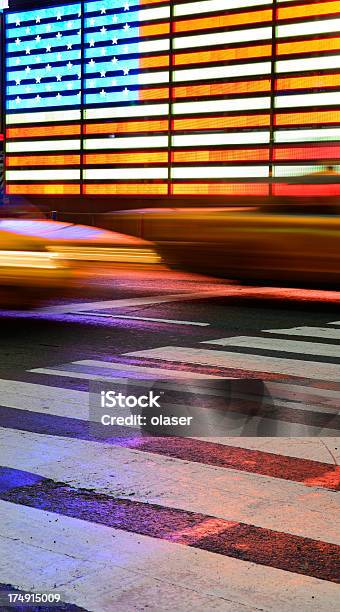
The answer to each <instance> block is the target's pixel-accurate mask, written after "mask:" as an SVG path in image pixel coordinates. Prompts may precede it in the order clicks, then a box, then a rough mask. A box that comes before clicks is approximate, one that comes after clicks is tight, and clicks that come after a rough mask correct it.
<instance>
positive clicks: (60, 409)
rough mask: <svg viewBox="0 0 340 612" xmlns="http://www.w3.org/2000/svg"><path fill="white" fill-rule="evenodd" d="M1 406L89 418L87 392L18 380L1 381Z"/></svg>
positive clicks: (76, 417)
mask: <svg viewBox="0 0 340 612" xmlns="http://www.w3.org/2000/svg"><path fill="white" fill-rule="evenodd" d="M0 404H1V405H2V406H7V407H8V408H16V409H17V410H29V411H31V412H41V413H42V414H53V415H54V416H60V417H68V418H73V419H82V420H87V419H88V418H89V396H88V393H87V392H85V391H77V390H73V389H61V388H59V387H49V386H48V385H38V384H35V383H27V382H21V381H18V380H4V379H0Z"/></svg>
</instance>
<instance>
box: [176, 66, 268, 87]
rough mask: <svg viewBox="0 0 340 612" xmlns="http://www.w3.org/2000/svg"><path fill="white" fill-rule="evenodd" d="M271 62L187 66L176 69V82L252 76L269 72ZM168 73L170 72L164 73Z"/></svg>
mask: <svg viewBox="0 0 340 612" xmlns="http://www.w3.org/2000/svg"><path fill="white" fill-rule="evenodd" d="M270 68H271V64H270V62H253V63H251V64H241V65H240V64H237V65H232V66H213V67H212V68H205V69H204V71H202V68H187V69H185V70H183V69H182V70H174V71H173V73H172V74H173V80H174V82H180V81H197V80H200V81H201V80H202V79H204V80H206V79H227V78H231V77H235V76H251V75H255V74H261V75H262V74H269V72H270ZM164 74H167V75H168V73H164Z"/></svg>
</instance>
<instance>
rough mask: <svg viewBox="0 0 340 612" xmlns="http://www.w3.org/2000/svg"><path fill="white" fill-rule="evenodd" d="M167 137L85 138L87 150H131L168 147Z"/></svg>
mask: <svg viewBox="0 0 340 612" xmlns="http://www.w3.org/2000/svg"><path fill="white" fill-rule="evenodd" d="M167 143H168V137H167V136H136V137H125V138H119V137H118V138H110V137H107V138H85V140H84V147H85V149H87V150H88V149H131V148H142V149H143V148H144V147H147V148H149V147H156V148H157V147H166V146H167ZM104 178H105V177H104Z"/></svg>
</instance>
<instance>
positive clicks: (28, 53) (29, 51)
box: [26, 47, 31, 55]
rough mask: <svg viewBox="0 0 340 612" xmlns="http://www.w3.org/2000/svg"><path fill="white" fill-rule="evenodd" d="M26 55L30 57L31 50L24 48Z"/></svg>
mask: <svg viewBox="0 0 340 612" xmlns="http://www.w3.org/2000/svg"><path fill="white" fill-rule="evenodd" d="M26 55H31V49H30V48H29V47H26Z"/></svg>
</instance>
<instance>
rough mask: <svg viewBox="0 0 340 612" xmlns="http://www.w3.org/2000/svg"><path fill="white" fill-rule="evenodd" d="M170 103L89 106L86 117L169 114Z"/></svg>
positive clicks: (109, 117) (110, 117)
mask: <svg viewBox="0 0 340 612" xmlns="http://www.w3.org/2000/svg"><path fill="white" fill-rule="evenodd" d="M168 113H169V104H140V105H138V106H137V105H136V104H134V105H133V106H130V107H129V106H115V107H113V108H89V109H87V110H86V111H85V118H86V119H112V118H113V117H149V116H151V115H168Z"/></svg>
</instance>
